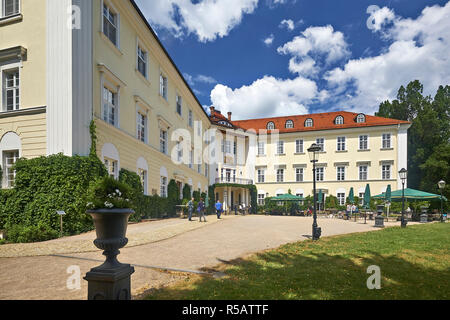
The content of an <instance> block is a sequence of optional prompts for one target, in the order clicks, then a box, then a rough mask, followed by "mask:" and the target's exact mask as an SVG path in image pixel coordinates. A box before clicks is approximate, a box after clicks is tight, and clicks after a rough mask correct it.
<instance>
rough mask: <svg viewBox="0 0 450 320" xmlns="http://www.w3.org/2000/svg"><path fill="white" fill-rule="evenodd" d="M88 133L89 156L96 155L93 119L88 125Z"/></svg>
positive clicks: (95, 132)
mask: <svg viewBox="0 0 450 320" xmlns="http://www.w3.org/2000/svg"><path fill="white" fill-rule="evenodd" d="M89 133H90V134H91V149H90V152H89V156H90V157H95V158H96V157H97V126H96V125H95V120H92V121H91V124H90V125H89Z"/></svg>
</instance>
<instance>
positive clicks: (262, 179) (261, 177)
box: [258, 169, 266, 183]
mask: <svg viewBox="0 0 450 320" xmlns="http://www.w3.org/2000/svg"><path fill="white" fill-rule="evenodd" d="M265 181H266V170H264V169H258V183H264V182H265Z"/></svg>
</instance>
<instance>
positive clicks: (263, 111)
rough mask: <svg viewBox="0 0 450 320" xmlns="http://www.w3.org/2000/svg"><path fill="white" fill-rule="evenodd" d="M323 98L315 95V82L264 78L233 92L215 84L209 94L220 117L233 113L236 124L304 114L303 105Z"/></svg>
mask: <svg viewBox="0 0 450 320" xmlns="http://www.w3.org/2000/svg"><path fill="white" fill-rule="evenodd" d="M324 94H326V93H325V92H319V91H318V89H317V85H316V83H315V82H314V81H312V80H309V79H306V78H303V77H297V78H295V79H277V78H275V77H272V76H265V77H263V78H262V79H258V80H256V81H255V82H253V83H252V84H251V85H249V86H243V87H241V88H237V89H234V90H233V89H231V88H229V87H227V86H224V85H222V84H218V85H216V87H215V88H214V89H213V90H212V92H211V101H212V104H213V105H214V106H215V107H217V108H218V109H220V110H221V111H222V113H224V114H225V113H226V112H228V111H231V112H233V118H235V119H236V120H237V119H252V118H256V117H258V118H259V117H271V116H283V115H292V114H306V113H308V109H307V107H306V105H307V104H309V103H310V102H311V101H314V100H316V99H320V98H322V97H323V95H324Z"/></svg>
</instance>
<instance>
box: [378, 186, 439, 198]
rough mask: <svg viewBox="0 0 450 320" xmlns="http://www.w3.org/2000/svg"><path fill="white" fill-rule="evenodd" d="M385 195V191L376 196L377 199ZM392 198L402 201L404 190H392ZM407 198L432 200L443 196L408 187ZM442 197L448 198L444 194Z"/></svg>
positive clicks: (406, 190)
mask: <svg viewBox="0 0 450 320" xmlns="http://www.w3.org/2000/svg"><path fill="white" fill-rule="evenodd" d="M385 197H386V194H385V193H382V194H379V195H376V196H374V198H375V199H385ZM391 199H392V201H402V190H397V191H393V192H391ZM405 199H407V200H422V201H431V200H440V199H441V196H440V195H437V194H433V193H428V192H424V191H419V190H414V189H410V188H406V189H405ZM442 199H444V200H445V201H447V198H446V197H444V196H442Z"/></svg>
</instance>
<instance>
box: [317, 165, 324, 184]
mask: <svg viewBox="0 0 450 320" xmlns="http://www.w3.org/2000/svg"><path fill="white" fill-rule="evenodd" d="M324 172H325V169H324V168H316V181H323V180H324Z"/></svg>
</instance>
